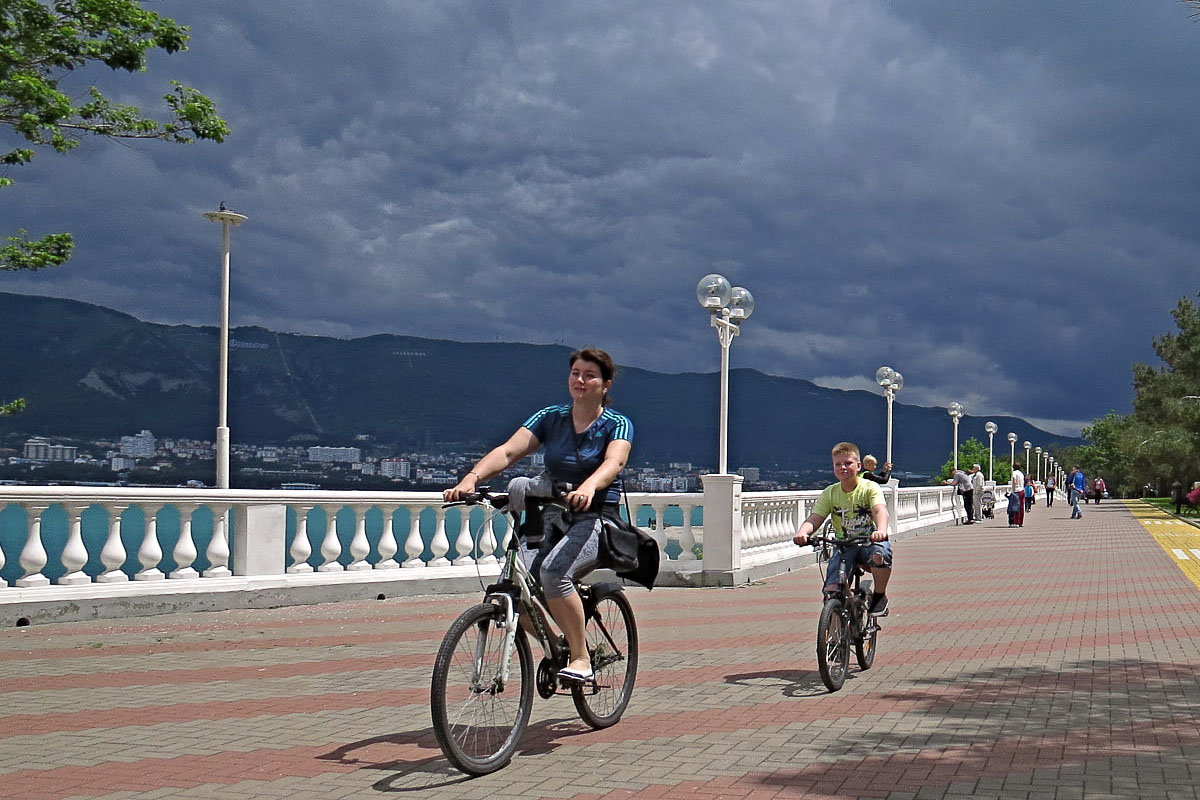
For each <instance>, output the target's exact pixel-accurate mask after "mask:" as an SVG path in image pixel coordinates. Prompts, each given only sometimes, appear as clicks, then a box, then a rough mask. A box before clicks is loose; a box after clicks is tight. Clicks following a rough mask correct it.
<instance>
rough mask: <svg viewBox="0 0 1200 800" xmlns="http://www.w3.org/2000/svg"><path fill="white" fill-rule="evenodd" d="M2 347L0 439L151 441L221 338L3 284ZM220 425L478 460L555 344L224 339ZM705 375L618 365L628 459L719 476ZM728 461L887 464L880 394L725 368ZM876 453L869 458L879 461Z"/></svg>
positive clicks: (919, 431)
mask: <svg viewBox="0 0 1200 800" xmlns="http://www.w3.org/2000/svg"><path fill="white" fill-rule="evenodd" d="M0 319H3V320H4V322H5V326H4V327H5V342H6V344H5V348H4V353H3V356H0V396H2V397H4V398H9V397H25V398H26V399H27V401H28V407H27V409H26V410H25V411H24V412H22V413H21V414H19V415H17V416H14V417H10V418H5V419H0V433H18V432H19V433H27V434H31V435H32V434H42V435H60V436H79V437H94V438H102V437H112V436H116V435H120V434H122V433H132V432H135V431H137V430H140V429H142V428H148V429H150V430H152V431H154V433H155V434H156V435H158V436H160V437H174V438H180V437H186V438H196V439H211V438H212V435H213V429H214V427H215V424H216V406H217V370H218V347H219V330H218V329H217V327H215V326H211V327H209V326H193V325H170V324H163V323H155V322H145V321H142V320H139V319H137V318H136V317H134V316H132V315H129V314H125V313H123V312H120V311H116V310H113V309H109V308H105V307H103V306H99V305H94V304H91V303H85V302H82V301H78V300H65V299H60V298H50V297H40V296H37V295H21V294H12V293H5V292H0ZM230 343H231V348H230V355H229V365H230V370H229V424H230V428H231V430H232V435H233V438H234V440H235V441H244V442H255V443H263V444H269V443H285V442H305V441H307V442H312V443H317V442H321V443H326V444H339V443H341V444H348V443H350V441H351V440H352V439H353V438H354V437H355V436H356V435H359V434H367V435H370V436H372V437H373V438H374V439H375V440H377V441H379V442H384V443H393V444H395V445H396V447H397V448H398V449H404V448H409V449H417V450H419V449H425V450H433V449H443V450H445V449H454V448H457V449H460V450H482V449H486V448H487V447H490V446H492V445H494V444H496V443H498V442H500V441H502V440H503V439H504V438H506V437H507V436H508V435H509V434H510V433H511V432H512V430H513V429H515V428H516V427H517V426H518V425H520V424H521V423H522V422H523V421H524V420H525V419H526V418H527V417H528V415H529V414H530V413H532V412H533V411H534V410H536V409H538V408H541V407H543V406H546V405H550V404H552V403H555V402H563V401H565V400H566V390H565V378H566V373H567V357H568V355H569V354H570V352H571V349H572V348H568V347H565V346H562V345H541V344H523V343H511V342H456V341H453V340H447V339H426V338H422V337H417V336H409V335H403V334H374V335H371V336H366V337H361V338H355V339H339V338H333V337H323V336H313V335H307V334H295V333H281V332H275V331H270V330H267V329H265V328H261V327H253V326H251V327H238V328H233V329H232V330H231V331H230ZM718 388H719V387H718V377H717V375H716V373H701V372H680V373H661V372H652V371H650V370H645V369H641V368H638V367H627V366H622V367H621V368H620V371H619V374H618V376H617V380H616V382H615V384H614V387H613V394H614V398H615V405H616V408H617V409H618V410H620V411H622V412H623V413H625V414H627V415H628V416H629V417H630V418H631V419H632V420H633V422H634V426H635V431H636V434H635V449H634V457H633V462H634V463H638V462H642V461H645V462H667V461H688V462H692V463H694V464H697V465H702V466H703V465H708V466H713V467H715V462H716V449H717V442H716V438H717V419H716V417H717V407H718V397H717V394H718ZM729 403H730V418H729V464H730V467H731V468H737V467H738V466H743V465H745V466H761V467H767V468H781V469H787V468H796V469H807V468H814V467H824V466H828V452H829V448H830V446H831V445H832V444H833V443H835V442H837V441H841V440H843V439H848V440H851V441H855V442H857V443H858V444H859V445H860V447H861V448H862V449H863V452H864V453H865V452H875V453H877V454H882V450H883V439H884V417H885V406H884V401H883V399H882V398H881V397H880V396H879V395H878V394H874V393H871V392H867V391H861V390H843V389H828V388H825V387H821V386H818V385H816V384H814V383H812V382H811V381H806V380H804V379H801V378H788V377H782V376H775V375H768V374H766V373H763V372H759V371H758V370H754V369H749V368H738V369H733V370H731V371H730V399H729ZM893 412H894V426H893V431H894V433H893V439H894V443H893V449H894V457H895V461H896V462H897V467H898V468H900V469H907V470H910V471H918V472H932V471H934V470H936V469H937V468H939V467H940V466H941V464H942V463H944V462H945V460H946V459H947V458H948V457H949V455H950V445H951V423H950V420H949V418H948V417H947V415H946V412H945V410H944V409H941V408H929V407H923V406H913V405H906V404H902V403H900V402H896V403H895V404H894V406H893ZM986 419H989V418H983V417H970V416H968V417H964V418H963V420H962V422H961V424H960V427H959V436H960V440H965V439H967V438H969V437H972V436H974V437H975V438H977V439H979V440H980V441H982V442H985V443H986V441H987V435H986V433H985V432H984V430H983V425H984V422H985V421H986ZM990 419H992V420H994V421H995V422H996V423H997V424H998V425H1000V429H1001V431H1002V433H1001V434H999V437H1000V439H1001V441H1000V442H997V443H996V444H997V450H996V453H997V455H998V456H999V455H1000V454H1001V451H1002V449H1003V444H1006V443H1007V442H1006V441H1005V440H1004V437H1005V435H1006V434H1007V432H1008V431H1013V432H1015V433H1016V434H1017V436H1018V441H1023V440H1025V439H1029V440H1032V441H1034V442H1035V443H1036V444H1038V445H1040V446H1042V447H1047V446H1054V445H1058V446H1069V445H1075V444H1079V443H1080V441H1081V440H1079V439H1077V438H1073V437H1066V436H1059V435H1056V434H1052V433H1049V432H1047V431H1044V430H1041V429H1039V428H1037V427H1036V426H1034V425H1032V424H1030V423H1028V422H1025V421H1024V420H1021V419H1019V418H1016V417H1005V416H996V417H990ZM881 460H882V459H881Z"/></svg>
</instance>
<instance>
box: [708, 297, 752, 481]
mask: <svg viewBox="0 0 1200 800" xmlns="http://www.w3.org/2000/svg"><path fill="white" fill-rule="evenodd" d="M696 301H697V302H698V303H700V307H701V308H703V309H704V310H705V311H707V312H708V313H709V320H710V324H711V325H712V327H714V328H716V329H717V341H718V342H720V344H721V411H720V415H721V416H720V424H719V429H720V437H719V444H718V459H717V460H718V462H719V463H718V465H717V466H718V474H720V475H726V474H728V463H729V461H728V454H729V346H730V345H731V344H733V337H735V336H737V335H738V334H739V333H740V332H741V324H742V323H743V322H745V321H746V320H747V319H749V318H750V315H751V314H753V313H754V296H753V295H751V294H750V292H749V291H747V290H746V289H743V288H742V287H741V286H730V285H729V281H728V280H727V279H726V278H725V276H724V275H717V274H711V275H705V276H704V277H703V278H701V279H700V283H698V284H696Z"/></svg>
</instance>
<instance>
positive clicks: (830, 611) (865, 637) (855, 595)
mask: <svg viewBox="0 0 1200 800" xmlns="http://www.w3.org/2000/svg"><path fill="white" fill-rule="evenodd" d="M809 541H810V542H812V543H813V545H814V547H815V549H816V551H817V562H818V563H819V564H821V565H827V564H828V562H829V560H830V557H831V556H832V554H833V551H834V549H837V550H838V551H840V552H841V554H842V558H841V561H840V569H839V572H838V575H837V576H836V577H837V587H838V588H837V589H836V590H835V591H826V592H825V603H824V605H823V606H822V607H821V620H820V622H818V623H817V668H818V669H819V670H820V672H821V680H822V682H824V684H825V686H826V688H828V689H829V691H831V692H836V691H837V690H838V689H841V688H842V684H843V683H845V682H846V673H847V672H848V671H849V669H850V648H851V647H853V648H854V655H855V657H856V658H857V660H858V666H859V667H860V668H861V669H863V670H868V669H870V668H871V665H872V664H873V663H875V648H876V645H877V644H878V640H879V619H878V618H879V617H880V616H886V614H887V611H886V610H885V611H884V612H883V614H880V615H877V614H872V613H870V611H869V608H870V605H871V584H870V583H869V582H868V583H866V584H861V580H862V576H863V569H862V567H860V566H858V565H853V564H851V563H850V559H849V557H848V552H847V551H850V550H853V548H855V547H858V546H860V545H864V544H870V543H871V538H870V537H869V536H855V537H852V538H848V539H836V538H834V537H832V536H829V535H821V536H810V537H809ZM821 572H822V581H823V583H822V585H823V586H829V584H830V583H831V581H830V580H829V575H828V567H827V566H825V567H823V569H822V571H821Z"/></svg>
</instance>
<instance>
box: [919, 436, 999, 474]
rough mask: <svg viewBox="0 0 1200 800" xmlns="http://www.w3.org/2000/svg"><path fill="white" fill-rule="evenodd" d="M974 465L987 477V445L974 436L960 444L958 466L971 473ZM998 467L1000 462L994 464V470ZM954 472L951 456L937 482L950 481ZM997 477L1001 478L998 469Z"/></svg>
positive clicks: (943, 466)
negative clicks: (979, 467)
mask: <svg viewBox="0 0 1200 800" xmlns="http://www.w3.org/2000/svg"><path fill="white" fill-rule="evenodd" d="M993 458H995V453H993ZM972 464H978V465H979V466H981V467H982V468H983V477H984V478H986V477H987V470H988V449H987V445H986V444H983V443H982V442H980V441H979V440H978V439H976V438H975V437H974V436H972V437H971V438H970V439H967V440H966V441H965V442H959V443H958V466H959V468H961V469H962V470H963V471H965V472H970V471H971V465H972ZM998 466H999V462H998V461H997V462H994V464H993V469H996V468H997V467H998ZM1010 469H1011V468H1010ZM953 472H954V456H953V455H951V457H950V458H949V459H948V460H947V461H946V463H945V464H943V465H942V468H941V469H940V470H939V471H938V474H937V478H936V480H938V481H944V480H948V479H949V478H950V475H951V474H952V473H953ZM1005 474H1006V475H1007V474H1008V473H1007V472H1006V473H1005ZM996 475H997V477H999V470H998V469H996Z"/></svg>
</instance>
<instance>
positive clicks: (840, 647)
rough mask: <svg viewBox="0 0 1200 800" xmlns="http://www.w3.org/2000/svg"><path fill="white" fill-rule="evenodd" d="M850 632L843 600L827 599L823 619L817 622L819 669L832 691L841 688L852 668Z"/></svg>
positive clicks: (822, 611) (826, 684) (822, 612)
mask: <svg viewBox="0 0 1200 800" xmlns="http://www.w3.org/2000/svg"><path fill="white" fill-rule="evenodd" d="M848 634H849V632H848V631H847V630H846V617H845V614H843V612H842V601H841V600H840V599H838V598H830V599H829V600H826V601H825V605H824V606H823V607H822V608H821V621H820V622H818V623H817V669H818V670H820V672H821V680H822V681H823V682H824V684H825V687H826V688H827V689H829V691H831V692H836V691H837V690H838V689H841V688H842V684H843V683H845V682H846V672H847V670H848V669H849V668H850V637H849V635H848Z"/></svg>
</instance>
